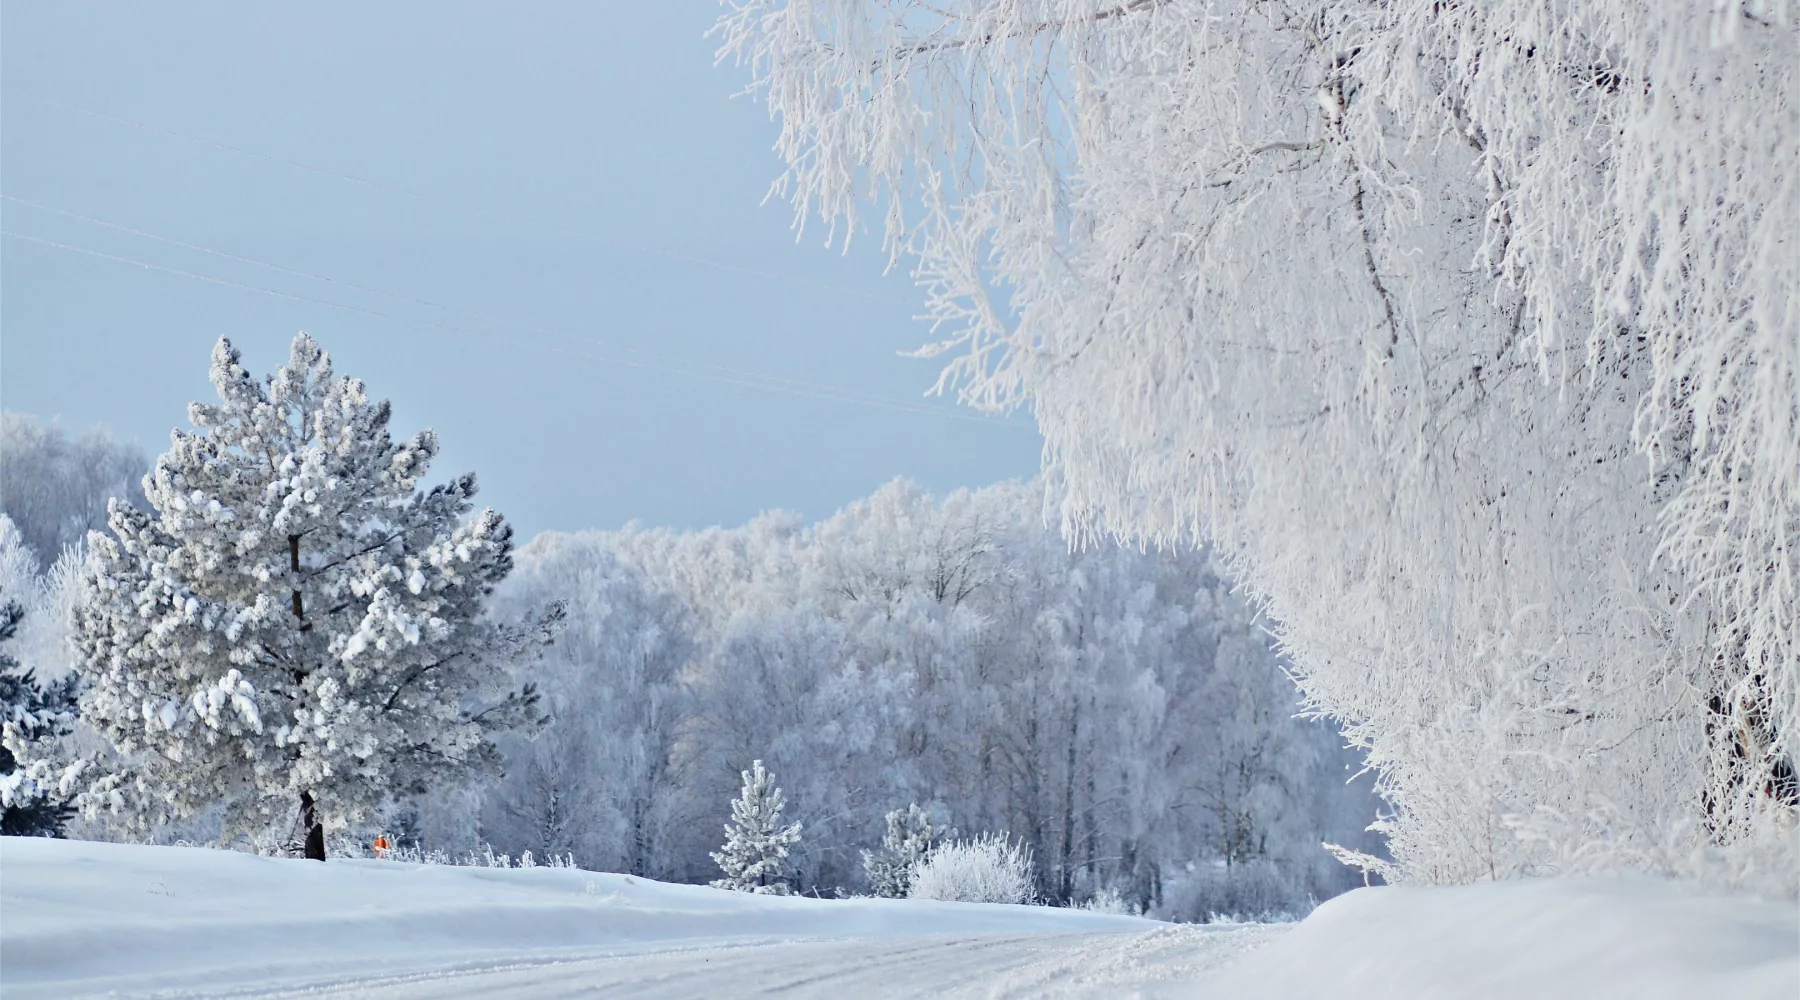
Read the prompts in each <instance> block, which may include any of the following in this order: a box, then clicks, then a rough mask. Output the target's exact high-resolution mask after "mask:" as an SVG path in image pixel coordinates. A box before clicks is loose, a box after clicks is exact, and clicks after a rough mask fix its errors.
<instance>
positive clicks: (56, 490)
mask: <svg viewBox="0 0 1800 1000" xmlns="http://www.w3.org/2000/svg"><path fill="white" fill-rule="evenodd" d="M149 467H150V463H149V461H148V460H147V459H145V458H144V453H143V451H142V449H140V448H138V447H137V446H136V445H132V444H129V443H127V442H124V441H120V440H119V439H117V438H115V437H113V436H112V435H111V434H109V433H107V432H106V431H105V430H104V429H102V428H98V427H96V428H94V429H92V430H89V431H88V432H86V433H85V434H82V435H81V436H79V437H76V436H73V435H71V434H70V433H69V432H68V431H67V430H65V429H64V428H63V427H62V426H61V425H60V424H57V423H55V422H54V421H43V420H39V419H37V418H35V417H31V416H27V415H25V414H22V413H10V412H9V413H5V414H0V513H4V514H6V515H7V516H8V517H10V518H12V520H13V523H14V524H16V525H17V526H18V529H19V533H20V534H21V535H23V536H24V539H25V546H26V548H28V549H30V550H31V552H32V553H33V554H34V555H35V556H36V557H37V559H38V562H39V564H40V565H48V564H50V563H52V562H54V561H55V560H56V559H57V558H58V557H59V556H60V555H61V554H62V551H63V549H65V548H67V547H69V546H72V545H79V544H80V543H81V541H82V539H83V538H85V537H86V535H87V533H88V532H89V531H98V530H105V528H106V503H107V501H108V500H111V499H112V498H114V497H118V498H120V499H123V500H125V501H126V502H128V503H132V504H136V505H137V506H140V507H141V506H143V505H144V491H143V487H142V485H141V480H142V479H143V477H144V473H145V471H147V470H148V469H149Z"/></svg>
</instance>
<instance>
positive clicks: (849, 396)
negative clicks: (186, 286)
mask: <svg viewBox="0 0 1800 1000" xmlns="http://www.w3.org/2000/svg"><path fill="white" fill-rule="evenodd" d="M0 236H6V237H10V238H12V239H15V240H22V241H24V242H27V243H36V244H38V245H40V246H46V247H53V248H55V249H58V250H64V251H67V252H70V253H77V254H82V255H85V256H88V257H96V258H99V259H101V260H109V261H114V262H116V263H120V264H129V265H132V266H134V267H141V268H144V269H146V270H151V271H161V272H163V273H165V274H173V275H178V276H180V277H184V278H192V279H194V280H195V281H203V282H207V283H209V284H214V285H224V286H227V287H231V288H239V289H243V290H245V291H250V292H257V293H259V294H262V295H271V296H274V297H276V298H283V299H291V300H293V301H296V302H307V303H311V304H314V305H321V306H326V307H328V308H332V309H341V310H343V311H345V312H352V313H359V314H361V315H364V316H371V317H375V318H378V319H384V320H390V321H393V322H399V323H410V324H413V325H415V326H423V327H430V328H432V329H437V330H444V331H446V332H449V333H455V334H459V335H462V336H466V337H477V338H481V339H485V340H492V341H495V342H498V343H504V344H511V345H513V346H516V347H525V348H529V349H532V350H539V351H547V352H549V353H552V354H560V355H563V356H566V357H572V358H579V359H582V360H586V361H598V362H602V363H606V364H615V365H623V366H626V367H631V368H641V369H644V370H647V371H656V372H663V373H665V374H670V375H686V376H688V377H690V378H699V379H706V380H708V381H712V382H720V383H724V384H726V385H737V386H743V387H745V388H751V389H766V390H768V391H771V392H782V393H787V394H789V395H793V396H804V397H809V398H813V399H823V400H828V401H831V402H837V403H853V404H857V405H862V406H872V407H877V408H882V409H890V410H899V411H903V412H909V413H923V414H928V415H931V416H937V417H945V418H948V419H952V420H967V421H973V422H976V423H980V424H983V425H984V426H989V427H993V426H1001V427H1012V428H1017V429H1028V428H1026V427H1025V426H1024V425H1022V424H1017V423H1013V422H1011V421H1004V420H992V419H988V418H984V417H980V416H975V415H972V414H966V413H957V412H954V411H950V410H943V409H937V408H934V407H927V406H919V405H916V404H911V403H902V402H898V401H893V400H887V399H881V398H879V397H871V396H863V395H859V394H855V393H851V392H848V391H846V390H834V389H829V388H821V389H818V390H814V389H809V388H805V387H803V386H797V385H785V384H778V383H771V382H764V381H754V380H752V379H748V378H741V377H733V376H730V375H727V374H715V373H712V372H706V371H693V370H691V369H683V368H676V367H671V366H668V365H659V364H654V363H651V362H648V361H638V360H634V359H631V358H618V357H609V356H605V355H599V354H591V353H584V352H580V351H572V350H569V349H567V348H562V347H555V346H551V345H547V344H539V343H535V342H533V341H528V340H521V339H519V338H516V337H507V336H500V335H496V334H492V333H484V332H482V331H479V330H470V329H466V328H464V327H459V326H453V325H451V324H448V323H439V322H436V321H433V320H427V319H418V318H415V317H411V316H402V315H398V314H395V313H389V312H383V311H382V310H379V309H369V308H365V307H363V306H354V305H349V304H346V303H343V302H333V301H331V300H329V299H321V298H316V297H314V296H310V295H300V294H297V293H294V292H284V291H280V290H278V289H273V288H264V287H262V286H260V285H252V284H248V283H246V282H242V281H233V280H231V279H229V278H220V277H217V276H215V275H209V274H201V273H198V272H195V271H184V270H182V269H180V268H175V267H168V266H166V265H163V264H156V263H152V262H150V261H145V260H137V259H135V258H131V257H124V256H120V255H118V254H110V253H105V252H103V251H100V250H91V249H88V248H87V247H79V246H73V245H71V244H68V243H59V242H57V241H55V240H47V239H42V238H40V237H36V236H27V235H25V234H24V233H16V232H13V231H11V230H7V229H0Z"/></svg>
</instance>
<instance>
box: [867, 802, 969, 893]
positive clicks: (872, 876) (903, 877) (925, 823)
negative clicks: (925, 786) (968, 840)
mask: <svg viewBox="0 0 1800 1000" xmlns="http://www.w3.org/2000/svg"><path fill="white" fill-rule="evenodd" d="M886 821H887V832H886V833H884V834H882V835H881V850H879V851H864V852H862V863H863V874H864V875H865V876H867V877H868V880H869V891H870V892H873V893H874V894H875V895H877V896H884V897H887V898H889V899H905V898H906V894H907V892H908V891H909V890H910V889H911V888H912V877H913V872H915V871H917V870H918V867H919V864H920V863H921V862H923V861H924V860H925V858H926V856H927V855H929V854H930V853H931V850H932V848H934V847H936V846H937V845H938V844H939V843H940V842H942V841H945V840H954V839H955V838H956V831H955V830H948V829H945V828H943V827H939V826H933V825H932V822H931V814H930V813H928V812H926V811H925V810H923V809H921V808H919V804H918V803H916V802H915V803H912V804H910V805H908V806H907V807H906V808H905V809H895V810H894V811H892V812H890V813H888V814H887V817H886Z"/></svg>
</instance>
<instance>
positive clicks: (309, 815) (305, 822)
mask: <svg viewBox="0 0 1800 1000" xmlns="http://www.w3.org/2000/svg"><path fill="white" fill-rule="evenodd" d="M300 825H301V826H303V827H305V828H306V860H308V861H324V860H325V824H323V823H321V822H319V817H318V813H317V811H316V810H314V809H313V797H312V793H311V792H301V793H300Z"/></svg>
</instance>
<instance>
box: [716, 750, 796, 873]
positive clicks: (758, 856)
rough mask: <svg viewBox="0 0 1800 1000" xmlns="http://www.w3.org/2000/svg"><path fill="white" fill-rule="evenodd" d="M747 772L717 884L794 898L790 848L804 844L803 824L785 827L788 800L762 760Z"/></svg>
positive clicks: (718, 859)
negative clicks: (782, 821) (764, 766)
mask: <svg viewBox="0 0 1800 1000" xmlns="http://www.w3.org/2000/svg"><path fill="white" fill-rule="evenodd" d="M741 773H742V774H743V778H744V787H743V789H742V790H741V791H739V792H738V797H737V798H735V799H733V800H732V801H731V822H729V823H727V824H725V845H724V846H723V847H721V848H719V849H718V850H717V851H714V852H712V859H713V861H715V862H717V863H718V866H719V870H720V871H722V872H724V873H725V877H724V878H719V879H714V880H713V882H712V884H713V886H714V887H715V888H719V889H731V890H734V891H736V892H755V893H761V894H763V895H769V896H786V895H789V894H790V893H792V892H793V889H792V888H790V887H789V886H788V882H787V876H788V860H787V858H788V848H789V847H791V846H792V845H794V844H798V843H799V842H800V824H799V823H795V824H793V825H791V826H785V827H784V826H782V825H781V810H782V809H784V808H785V807H786V806H787V797H786V796H784V795H782V794H781V789H779V788H777V787H775V783H774V779H773V778H772V777H771V776H770V774H769V772H768V771H766V770H764V769H763V762H762V761H760V760H758V761H754V762H752V763H751V765H750V770H748V771H744V772H741Z"/></svg>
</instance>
